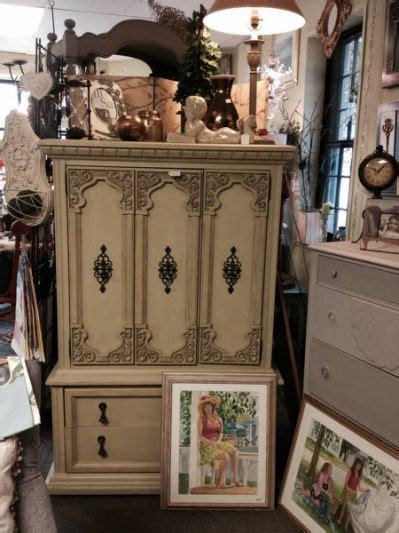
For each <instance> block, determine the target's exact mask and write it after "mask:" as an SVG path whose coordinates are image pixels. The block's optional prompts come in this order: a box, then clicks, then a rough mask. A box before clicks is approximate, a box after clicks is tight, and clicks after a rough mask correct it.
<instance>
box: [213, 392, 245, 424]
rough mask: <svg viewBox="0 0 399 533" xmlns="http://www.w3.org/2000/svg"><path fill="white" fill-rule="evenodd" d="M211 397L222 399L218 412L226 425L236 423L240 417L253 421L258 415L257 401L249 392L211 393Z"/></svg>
mask: <svg viewBox="0 0 399 533" xmlns="http://www.w3.org/2000/svg"><path fill="white" fill-rule="evenodd" d="M209 395H210V396H218V397H219V398H220V405H219V407H218V409H217V410H218V414H219V416H220V418H221V419H222V420H223V424H224V425H226V424H228V423H231V422H236V421H237V419H238V417H240V416H243V417H247V418H249V419H251V418H254V417H255V415H256V400H255V399H254V398H251V394H250V393H249V392H210V393H209Z"/></svg>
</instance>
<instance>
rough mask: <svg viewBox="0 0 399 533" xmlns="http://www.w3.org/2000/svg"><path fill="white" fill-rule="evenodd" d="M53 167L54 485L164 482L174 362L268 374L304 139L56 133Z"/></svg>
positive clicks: (50, 145)
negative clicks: (288, 178) (284, 204)
mask: <svg viewBox="0 0 399 533" xmlns="http://www.w3.org/2000/svg"><path fill="white" fill-rule="evenodd" d="M41 148H42V150H43V151H44V152H46V153H47V154H48V155H49V156H50V157H51V158H52V159H53V162H54V169H55V199H56V206H55V215H56V246H57V297H58V326H59V327H58V337H59V338H58V341H59V342H58V346H59V361H58V364H57V367H56V368H55V369H54V371H53V372H52V374H51V376H50V378H49V380H48V383H49V384H50V386H51V387H52V409H53V427H54V474H53V477H52V478H51V480H50V484H49V488H50V490H51V491H52V492H53V493H58V494H62V493H87V494H90V493H93V494H94V493H148V492H158V491H159V481H160V477H159V472H160V430H161V419H160V417H161V396H162V395H161V380H162V372H163V370H164V369H167V368H169V369H170V368H176V369H182V370H183V369H185V370H190V371H193V372H195V371H196V370H203V369H210V370H211V371H214V372H215V373H218V372H226V371H230V372H239V371H242V370H245V371H253V372H263V371H264V370H269V369H270V357H271V346H272V327H273V314H274V290H275V276H276V261H277V245H278V236H279V221H280V218H279V213H280V202H281V199H280V195H281V179H282V170H283V165H284V161H286V160H289V159H291V158H292V156H293V148H291V147H278V146H231V145H223V146H208V145H173V144H166V143H128V142H116V141H115V142H105V141H104V142H103V141H92V142H88V141H42V142H41Z"/></svg>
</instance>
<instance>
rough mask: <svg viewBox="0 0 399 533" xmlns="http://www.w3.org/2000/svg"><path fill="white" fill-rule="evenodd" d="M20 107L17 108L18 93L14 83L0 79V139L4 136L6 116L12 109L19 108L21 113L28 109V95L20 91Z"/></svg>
mask: <svg viewBox="0 0 399 533" xmlns="http://www.w3.org/2000/svg"><path fill="white" fill-rule="evenodd" d="M21 96H22V98H21V99H22V105H21V106H20V107H19V106H18V92H17V87H16V85H15V83H13V82H12V81H11V80H1V79H0V139H2V138H3V136H4V125H5V120H6V116H7V115H8V113H9V112H10V111H11V110H12V109H17V108H19V109H20V110H21V111H22V112H24V111H26V109H27V107H28V96H29V95H28V93H27V92H25V91H22V95H21Z"/></svg>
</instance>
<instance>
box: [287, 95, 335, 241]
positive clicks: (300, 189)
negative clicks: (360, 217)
mask: <svg viewBox="0 0 399 533" xmlns="http://www.w3.org/2000/svg"><path fill="white" fill-rule="evenodd" d="M299 103H300V102H298V104H297V106H296V107H295V109H294V111H293V112H292V113H291V114H289V113H288V112H287V110H286V109H285V108H284V106H283V107H282V109H281V113H282V117H283V123H282V125H281V126H280V129H279V131H280V133H285V134H286V135H287V144H290V145H293V146H296V148H297V157H296V159H295V160H294V162H293V164H292V166H291V167H290V168H289V175H290V178H291V192H292V193H293V195H294V202H293V204H294V205H293V211H294V216H295V218H296V229H297V233H298V237H299V240H300V242H301V243H304V244H311V243H314V242H321V241H322V240H324V238H325V231H324V233H323V223H324V228H325V224H326V217H328V213H327V207H326V206H323V208H322V210H319V209H318V208H316V207H314V204H315V200H316V188H317V183H318V177H319V170H320V169H319V163H318V145H319V142H320V140H321V138H322V136H323V134H324V133H325V130H324V129H323V124H322V119H323V113H322V111H321V110H320V108H319V106H317V104H316V105H315V106H314V108H313V110H312V112H311V113H310V115H306V114H301V113H300V112H299V111H298V107H299ZM328 205H329V204H328ZM329 209H330V208H329ZM326 213H327V215H326Z"/></svg>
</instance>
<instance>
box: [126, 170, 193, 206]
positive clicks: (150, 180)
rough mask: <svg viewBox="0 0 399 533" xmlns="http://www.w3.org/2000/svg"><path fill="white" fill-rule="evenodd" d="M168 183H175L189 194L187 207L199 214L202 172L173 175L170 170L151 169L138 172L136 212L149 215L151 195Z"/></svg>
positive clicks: (151, 204)
mask: <svg viewBox="0 0 399 533" xmlns="http://www.w3.org/2000/svg"><path fill="white" fill-rule="evenodd" d="M166 183H173V185H175V186H176V187H177V188H178V189H180V190H182V191H183V192H185V193H186V194H187V197H188V199H187V203H186V208H187V211H188V212H189V213H190V214H193V215H197V216H199V214H200V207H201V200H200V193H201V172H184V171H182V172H181V174H180V175H177V176H171V175H170V174H169V173H168V171H160V170H151V171H138V172H137V194H136V212H137V214H140V215H148V211H149V210H150V209H151V208H152V206H153V202H152V200H151V195H152V193H153V192H154V191H156V190H157V189H160V188H161V187H163V186H164V185H165V184H166Z"/></svg>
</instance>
